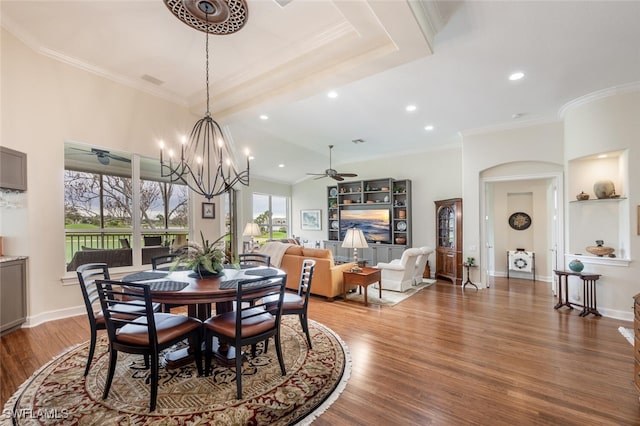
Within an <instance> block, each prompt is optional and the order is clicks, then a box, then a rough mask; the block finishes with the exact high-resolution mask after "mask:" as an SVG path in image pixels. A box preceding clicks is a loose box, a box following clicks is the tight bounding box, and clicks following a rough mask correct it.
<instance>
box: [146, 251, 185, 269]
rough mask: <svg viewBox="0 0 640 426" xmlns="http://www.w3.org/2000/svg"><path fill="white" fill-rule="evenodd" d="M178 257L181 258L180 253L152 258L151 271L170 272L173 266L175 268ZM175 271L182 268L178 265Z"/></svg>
mask: <svg viewBox="0 0 640 426" xmlns="http://www.w3.org/2000/svg"><path fill="white" fill-rule="evenodd" d="M178 257H180V253H170V254H163V255H160V256H154V257H152V258H151V269H154V270H156V269H160V270H169V269H171V267H172V266H174V263H175V262H176V259H177V258H178ZM174 269H177V270H180V269H181V268H180V266H179V265H178V266H177V267H176V268H174Z"/></svg>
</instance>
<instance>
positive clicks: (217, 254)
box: [171, 231, 227, 277]
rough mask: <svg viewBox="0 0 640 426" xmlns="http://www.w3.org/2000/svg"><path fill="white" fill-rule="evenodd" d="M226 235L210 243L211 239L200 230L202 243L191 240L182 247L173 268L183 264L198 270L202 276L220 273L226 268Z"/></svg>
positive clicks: (195, 270)
mask: <svg viewBox="0 0 640 426" xmlns="http://www.w3.org/2000/svg"><path fill="white" fill-rule="evenodd" d="M226 236H227V234H225V235H222V236H220V237H219V238H218V239H216V240H215V241H214V242H213V243H211V244H209V240H205V239H204V235H203V234H202V231H200V238H201V239H202V244H198V243H191V242H190V243H188V244H187V245H186V246H184V247H182V248H181V251H182V254H181V255H180V256H178V257H176V259H175V261H174V263H173V265H172V266H171V270H175V269H177V268H178V267H179V266H183V267H186V268H188V269H191V270H193V271H194V272H197V273H198V274H199V275H200V277H203V276H205V275H218V274H220V273H221V272H222V270H223V269H224V267H223V264H224V262H225V259H226V256H225V253H224V239H225V237H226Z"/></svg>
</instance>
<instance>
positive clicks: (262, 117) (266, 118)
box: [260, 114, 269, 120]
mask: <svg viewBox="0 0 640 426" xmlns="http://www.w3.org/2000/svg"><path fill="white" fill-rule="evenodd" d="M268 119H269V116H268V115H266V114H262V115H261V116H260V120H268Z"/></svg>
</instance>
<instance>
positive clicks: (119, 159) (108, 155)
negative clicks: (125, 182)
mask: <svg viewBox="0 0 640 426" xmlns="http://www.w3.org/2000/svg"><path fill="white" fill-rule="evenodd" d="M106 155H107V157H111V158H112V159H114V160H117V161H123V162H125V163H130V162H131V160H130V159H128V158H125V157H121V156H119V155H115V154H111V153H108V154H106Z"/></svg>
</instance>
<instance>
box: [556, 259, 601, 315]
mask: <svg viewBox="0 0 640 426" xmlns="http://www.w3.org/2000/svg"><path fill="white" fill-rule="evenodd" d="M553 272H555V274H556V275H557V276H558V299H559V301H558V303H556V305H555V306H554V307H553V309H559V308H561V307H563V306H566V307H568V308H569V309H573V307H574V306H580V307H582V311H581V312H580V316H581V317H586V316H587V315H589V314H593V315H595V316H598V317H601V316H602V315H601V314H600V312H598V303H597V297H596V282H597V281H598V280H599V279H600V277H601V275H599V274H583V273H581V272H573V271H564V270H555V269H554V271H553ZM570 276H575V277H578V278H580V279H581V280H582V292H583V298H584V305H580V304H578V303H571V302H569V282H568V281H569V277H570ZM563 278H564V279H563Z"/></svg>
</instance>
